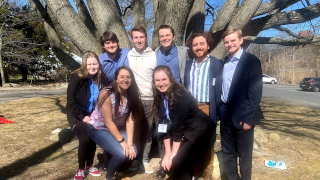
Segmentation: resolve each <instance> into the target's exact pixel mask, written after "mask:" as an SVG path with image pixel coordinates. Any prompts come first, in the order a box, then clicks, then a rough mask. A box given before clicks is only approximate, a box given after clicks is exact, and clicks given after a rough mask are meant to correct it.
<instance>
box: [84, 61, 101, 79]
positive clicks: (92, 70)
mask: <svg viewBox="0 0 320 180" xmlns="http://www.w3.org/2000/svg"><path fill="white" fill-rule="evenodd" d="M87 71H88V76H89V77H94V76H95V75H96V74H97V73H98V71H99V62H98V59H96V58H95V57H89V58H88V59H87Z"/></svg>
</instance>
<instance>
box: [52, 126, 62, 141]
mask: <svg viewBox="0 0 320 180" xmlns="http://www.w3.org/2000/svg"><path fill="white" fill-rule="evenodd" d="M61 130H62V129H61V128H57V129H55V130H53V131H52V132H51V135H50V136H49V139H50V141H54V142H58V141H59V133H60V131H61Z"/></svg>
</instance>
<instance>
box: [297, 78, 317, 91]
mask: <svg viewBox="0 0 320 180" xmlns="http://www.w3.org/2000/svg"><path fill="white" fill-rule="evenodd" d="M300 88H301V89H302V90H311V91H314V92H319V90H320V77H307V78H303V79H302V81H301V82H300Z"/></svg>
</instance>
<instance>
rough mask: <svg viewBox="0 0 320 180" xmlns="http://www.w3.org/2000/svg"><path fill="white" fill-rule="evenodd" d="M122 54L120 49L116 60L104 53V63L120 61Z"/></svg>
mask: <svg viewBox="0 0 320 180" xmlns="http://www.w3.org/2000/svg"><path fill="white" fill-rule="evenodd" d="M121 54H122V49H121V48H119V49H118V51H117V55H116V57H115V59H114V60H112V59H110V57H109V56H108V54H107V53H106V52H104V53H103V54H102V58H103V60H104V61H119V59H120V57H121Z"/></svg>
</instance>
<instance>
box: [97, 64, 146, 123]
mask: <svg viewBox="0 0 320 180" xmlns="http://www.w3.org/2000/svg"><path fill="white" fill-rule="evenodd" d="M122 69H125V70H127V71H128V72H129V74H130V76H131V85H130V87H129V88H128V89H127V106H128V109H129V113H128V114H130V113H132V119H133V121H134V122H136V121H138V120H140V119H142V118H143V115H144V112H143V105H142V101H141V99H140V97H141V95H140V92H139V88H138V85H137V83H136V80H135V78H134V75H133V72H132V70H131V69H130V68H129V67H127V66H121V67H119V68H118V69H117V71H116V72H115V76H114V81H113V82H112V84H111V85H110V86H108V87H106V88H104V89H103V90H102V91H101V92H100V94H99V96H100V95H104V96H103V97H101V101H99V102H98V107H99V109H100V108H101V106H102V104H103V103H104V101H105V100H106V99H107V98H108V97H109V95H110V93H115V98H116V103H115V107H114V109H115V114H116V115H117V114H118V113H119V106H120V99H121V97H120V92H119V89H118V83H117V81H116V80H117V78H118V75H119V73H120V71H121V70H122ZM103 91H108V92H109V93H105V92H103ZM98 99H100V98H98ZM115 118H116V119H115V121H116V120H117V119H118V116H115Z"/></svg>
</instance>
